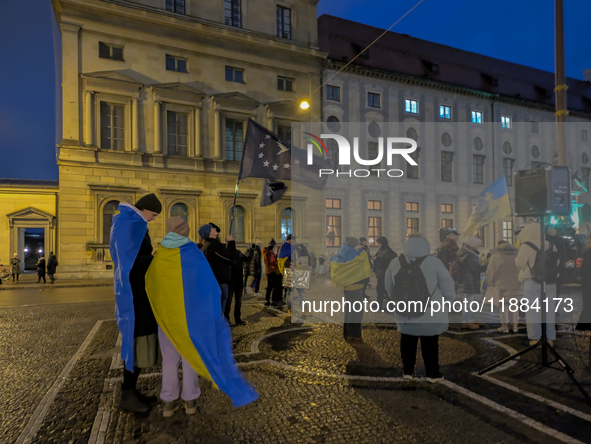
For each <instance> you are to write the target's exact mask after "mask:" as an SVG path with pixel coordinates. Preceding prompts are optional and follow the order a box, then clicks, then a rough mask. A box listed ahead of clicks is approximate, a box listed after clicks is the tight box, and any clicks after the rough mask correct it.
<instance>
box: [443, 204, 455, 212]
mask: <svg viewBox="0 0 591 444" xmlns="http://www.w3.org/2000/svg"><path fill="white" fill-rule="evenodd" d="M441 212H442V213H453V212H454V207H453V205H452V204H441Z"/></svg>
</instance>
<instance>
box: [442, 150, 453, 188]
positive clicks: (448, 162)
mask: <svg viewBox="0 0 591 444" xmlns="http://www.w3.org/2000/svg"><path fill="white" fill-rule="evenodd" d="M453 160H454V153H450V152H449V151H442V152H441V180H442V181H444V182H451V181H452V171H453V168H452V166H453Z"/></svg>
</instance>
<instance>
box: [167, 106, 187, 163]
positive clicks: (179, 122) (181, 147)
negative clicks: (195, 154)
mask: <svg viewBox="0 0 591 444" xmlns="http://www.w3.org/2000/svg"><path fill="white" fill-rule="evenodd" d="M188 117H189V115H188V114H187V113H177V112H175V111H167V112H166V125H167V140H168V151H167V153H168V155H169V156H187V119H188Z"/></svg>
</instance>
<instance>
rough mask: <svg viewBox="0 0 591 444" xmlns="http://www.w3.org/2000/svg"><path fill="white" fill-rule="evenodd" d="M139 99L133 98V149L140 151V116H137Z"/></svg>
mask: <svg viewBox="0 0 591 444" xmlns="http://www.w3.org/2000/svg"><path fill="white" fill-rule="evenodd" d="M137 106H138V103H137V99H131V150H132V151H138V150H139V146H138V139H139V133H138V131H139V130H138V128H139V126H138V118H137Z"/></svg>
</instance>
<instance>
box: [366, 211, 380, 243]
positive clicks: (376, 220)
mask: <svg viewBox="0 0 591 444" xmlns="http://www.w3.org/2000/svg"><path fill="white" fill-rule="evenodd" d="M367 220H368V226H369V229H368V230H367V240H368V241H369V243H370V244H372V245H375V242H376V240H377V238H378V237H380V236H381V235H382V218H381V217H368V218H367Z"/></svg>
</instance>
